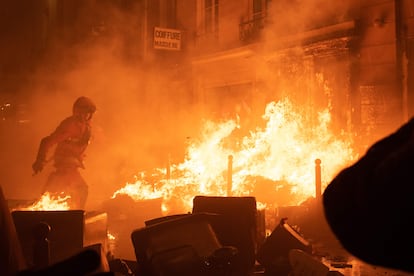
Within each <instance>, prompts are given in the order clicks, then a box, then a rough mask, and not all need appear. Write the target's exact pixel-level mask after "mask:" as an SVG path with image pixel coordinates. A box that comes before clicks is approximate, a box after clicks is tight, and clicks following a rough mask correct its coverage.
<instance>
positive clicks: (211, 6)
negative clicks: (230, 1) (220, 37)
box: [204, 0, 219, 34]
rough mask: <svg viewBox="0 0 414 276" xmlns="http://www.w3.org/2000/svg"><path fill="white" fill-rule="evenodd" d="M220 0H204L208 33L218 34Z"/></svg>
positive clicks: (205, 23)
mask: <svg viewBox="0 0 414 276" xmlns="http://www.w3.org/2000/svg"><path fill="white" fill-rule="evenodd" d="M218 7H219V0H204V27H205V32H206V33H215V34H217V33H218V20H219V14H218V11H219V10H218Z"/></svg>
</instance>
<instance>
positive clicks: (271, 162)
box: [113, 99, 356, 213]
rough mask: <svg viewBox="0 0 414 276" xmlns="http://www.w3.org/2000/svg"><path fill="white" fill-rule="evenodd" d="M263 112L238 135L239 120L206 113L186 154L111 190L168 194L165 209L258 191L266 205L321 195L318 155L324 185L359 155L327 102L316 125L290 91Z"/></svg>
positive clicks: (146, 196)
mask: <svg viewBox="0 0 414 276" xmlns="http://www.w3.org/2000/svg"><path fill="white" fill-rule="evenodd" d="M262 118H263V120H264V122H265V127H264V128H259V127H257V128H256V129H255V130H254V131H250V132H249V134H248V135H246V136H244V137H240V135H237V132H238V130H239V127H240V126H239V125H238V124H237V122H236V121H235V120H228V121H225V122H219V123H217V122H212V121H207V122H206V123H205V126H204V130H203V132H202V133H201V138H200V139H198V140H195V139H194V140H193V141H191V142H190V143H189V145H188V148H187V154H186V158H185V160H184V162H182V163H180V164H172V165H171V166H170V168H168V169H167V168H165V169H155V170H154V172H152V173H151V174H150V175H149V174H148V172H141V173H140V174H139V176H136V178H135V179H136V181H135V183H127V184H126V185H125V186H124V187H123V188H121V189H119V190H118V191H116V192H115V193H114V194H113V198H115V197H116V196H117V195H118V194H126V195H129V196H130V197H131V198H133V199H134V200H137V201H138V200H143V199H152V198H163V206H162V207H163V211H164V212H166V213H174V212H188V211H191V206H192V199H193V197H194V196H196V195H214V196H228V195H233V196H244V195H252V196H256V198H257V200H258V202H259V203H260V204H261V203H264V206H265V205H266V204H272V205H274V206H283V205H285V206H286V205H298V204H300V203H301V202H303V201H304V200H306V199H307V198H309V197H312V196H315V160H316V159H320V160H321V161H322V163H321V168H322V191H323V189H324V188H325V187H326V185H327V183H328V182H329V181H330V179H332V178H333V176H334V175H335V174H336V173H338V172H339V170H340V169H341V168H342V167H343V166H345V165H347V164H349V163H350V162H351V161H353V160H355V158H356V156H355V154H354V153H353V150H352V139H351V137H350V136H349V137H345V136H344V137H340V138H338V137H334V136H333V134H332V133H331V132H330V131H329V123H330V119H331V117H330V113H329V111H328V110H327V109H326V110H323V111H321V112H320V113H318V117H317V121H318V123H317V124H314V123H313V124H312V125H311V124H309V122H308V121H309V120H306V118H305V117H304V116H302V115H301V114H300V112H298V111H297V110H295V109H294V106H293V105H292V103H291V102H290V101H289V100H288V99H285V100H283V101H280V102H271V103H269V104H268V105H267V107H266V110H265V114H264V115H263V116H262ZM167 172H168V173H167ZM262 205H263V204H262Z"/></svg>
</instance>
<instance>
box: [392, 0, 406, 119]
mask: <svg viewBox="0 0 414 276" xmlns="http://www.w3.org/2000/svg"><path fill="white" fill-rule="evenodd" d="M394 5H395V6H394V8H395V36H396V42H395V43H396V62H397V87H398V89H399V91H400V93H401V99H402V120H403V122H405V121H407V120H408V116H409V115H408V87H407V70H408V68H407V51H406V47H405V46H406V45H405V36H404V34H405V32H404V24H403V0H395V1H394Z"/></svg>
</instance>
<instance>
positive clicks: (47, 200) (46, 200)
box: [19, 192, 70, 211]
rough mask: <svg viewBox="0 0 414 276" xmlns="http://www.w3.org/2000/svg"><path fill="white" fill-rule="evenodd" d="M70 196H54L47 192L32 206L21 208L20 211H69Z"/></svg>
mask: <svg viewBox="0 0 414 276" xmlns="http://www.w3.org/2000/svg"><path fill="white" fill-rule="evenodd" d="M69 198H70V196H64V195H63V196H62V197H60V196H57V197H56V196H52V195H51V194H50V193H48V192H46V193H44V194H43V195H42V197H41V198H40V199H39V200H38V201H36V202H35V203H33V204H32V205H30V206H27V207H22V208H19V210H29V211H53V210H69V209H70V207H69V205H68V202H67V200H68V199H69Z"/></svg>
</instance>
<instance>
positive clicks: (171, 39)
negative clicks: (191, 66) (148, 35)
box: [154, 27, 181, 50]
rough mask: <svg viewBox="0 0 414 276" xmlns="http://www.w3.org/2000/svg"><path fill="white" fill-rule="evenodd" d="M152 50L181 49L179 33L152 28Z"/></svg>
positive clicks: (177, 31) (178, 31)
mask: <svg viewBox="0 0 414 276" xmlns="http://www.w3.org/2000/svg"><path fill="white" fill-rule="evenodd" d="M154 48H155V49H164V50H180V49H181V31H180V30H174V29H166V28H159V27H155V28H154Z"/></svg>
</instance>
